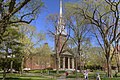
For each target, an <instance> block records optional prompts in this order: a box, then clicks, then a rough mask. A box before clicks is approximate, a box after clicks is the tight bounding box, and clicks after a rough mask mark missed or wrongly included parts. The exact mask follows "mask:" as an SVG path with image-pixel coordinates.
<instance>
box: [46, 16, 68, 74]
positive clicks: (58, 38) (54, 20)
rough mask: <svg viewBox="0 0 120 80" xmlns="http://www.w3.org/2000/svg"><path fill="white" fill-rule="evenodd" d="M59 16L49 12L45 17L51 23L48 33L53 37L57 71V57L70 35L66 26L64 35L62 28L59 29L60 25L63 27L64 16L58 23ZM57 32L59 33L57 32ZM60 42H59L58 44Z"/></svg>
mask: <svg viewBox="0 0 120 80" xmlns="http://www.w3.org/2000/svg"><path fill="white" fill-rule="evenodd" d="M60 19H61V18H60V16H58V15H57V14H51V15H49V16H48V17H47V20H48V22H49V23H51V25H52V27H53V28H52V30H49V31H48V32H49V34H50V35H51V34H52V37H53V38H54V42H55V54H56V69H57V73H59V57H60V54H61V53H62V52H63V51H64V50H65V47H67V46H66V43H67V41H68V40H69V37H70V28H69V27H66V29H67V32H66V35H63V34H62V33H63V32H64V30H65V29H64V30H61V31H60V30H59V28H60V27H63V26H64V27H65V18H63V17H62V21H61V22H63V23H62V25H60V24H59V23H58V22H60ZM58 33H59V34H58ZM60 43H61V44H60Z"/></svg>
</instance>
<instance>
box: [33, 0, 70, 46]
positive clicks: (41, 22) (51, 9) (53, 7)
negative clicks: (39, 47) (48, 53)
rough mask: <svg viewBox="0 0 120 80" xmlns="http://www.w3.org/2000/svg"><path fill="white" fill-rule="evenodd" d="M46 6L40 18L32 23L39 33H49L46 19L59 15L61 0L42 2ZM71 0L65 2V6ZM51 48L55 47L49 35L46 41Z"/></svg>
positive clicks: (44, 0)
mask: <svg viewBox="0 0 120 80" xmlns="http://www.w3.org/2000/svg"><path fill="white" fill-rule="evenodd" d="M42 1H43V2H44V4H45V8H43V9H42V10H41V12H40V14H39V16H38V18H37V19H36V20H35V21H33V22H32V25H34V26H36V29H37V31H38V32H44V33H47V32H48V28H49V27H50V26H49V25H48V23H46V17H47V16H48V15H49V14H55V13H59V0H42ZM67 1H70V0H64V1H63V4H64V3H65V2H67ZM45 42H48V44H49V45H50V46H51V47H54V41H53V39H51V38H50V37H49V36H48V35H47V36H46V41H45Z"/></svg>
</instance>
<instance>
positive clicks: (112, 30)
mask: <svg viewBox="0 0 120 80" xmlns="http://www.w3.org/2000/svg"><path fill="white" fill-rule="evenodd" d="M81 3H82V4H80V5H79V4H78V6H73V8H74V9H75V10H77V11H78V14H81V15H82V16H83V17H84V19H85V20H87V22H88V23H89V24H92V25H93V26H94V28H95V29H96V31H97V33H98V34H96V35H95V36H96V38H97V41H98V43H99V44H100V46H101V48H102V49H103V51H104V56H105V57H106V64H107V76H108V77H112V70H111V61H112V58H113V55H114V53H115V50H113V51H112V52H111V49H115V45H114V44H115V42H116V41H117V40H119V38H120V32H119V29H118V28H119V25H118V24H119V18H120V17H119V13H120V11H119V10H120V9H119V4H120V1H118V0H117V1H116V0H112V1H111V0H98V1H95V0H89V1H81Z"/></svg>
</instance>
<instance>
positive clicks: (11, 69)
mask: <svg viewBox="0 0 120 80" xmlns="http://www.w3.org/2000/svg"><path fill="white" fill-rule="evenodd" d="M10 73H13V60H11V62H10Z"/></svg>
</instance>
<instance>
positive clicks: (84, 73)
mask: <svg viewBox="0 0 120 80" xmlns="http://www.w3.org/2000/svg"><path fill="white" fill-rule="evenodd" d="M83 75H84V79H85V80H88V71H87V70H85V71H84V72H83ZM96 80H101V78H100V75H99V73H97V77H96Z"/></svg>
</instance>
